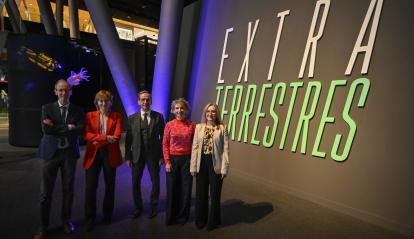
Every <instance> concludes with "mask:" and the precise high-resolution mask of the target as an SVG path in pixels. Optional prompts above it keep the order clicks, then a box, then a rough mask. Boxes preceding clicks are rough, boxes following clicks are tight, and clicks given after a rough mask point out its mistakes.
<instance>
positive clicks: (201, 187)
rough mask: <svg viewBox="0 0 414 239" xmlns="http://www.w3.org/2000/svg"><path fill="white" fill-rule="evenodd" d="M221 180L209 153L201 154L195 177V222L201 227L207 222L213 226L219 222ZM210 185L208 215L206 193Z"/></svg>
mask: <svg viewBox="0 0 414 239" xmlns="http://www.w3.org/2000/svg"><path fill="white" fill-rule="evenodd" d="M222 185H223V180H222V179H221V174H216V172H215V171H214V167H213V159H212V156H211V155H205V154H202V155H201V162H200V171H199V172H198V174H197V177H196V202H195V217H196V218H195V223H196V226H197V227H199V228H201V227H204V226H205V225H206V224H208V226H209V227H215V226H217V225H220V224H221V213H220V197H221V188H222ZM209 187H210V204H211V207H210V215H208V196H209V195H208V194H209Z"/></svg>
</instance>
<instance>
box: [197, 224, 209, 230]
mask: <svg viewBox="0 0 414 239" xmlns="http://www.w3.org/2000/svg"><path fill="white" fill-rule="evenodd" d="M195 226H196V227H197V229H198V230H201V229H203V228H204V227H205V226H206V224H205V223H196V224H195Z"/></svg>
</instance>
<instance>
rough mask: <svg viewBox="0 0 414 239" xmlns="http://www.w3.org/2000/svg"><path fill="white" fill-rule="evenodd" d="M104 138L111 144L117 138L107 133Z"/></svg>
mask: <svg viewBox="0 0 414 239" xmlns="http://www.w3.org/2000/svg"><path fill="white" fill-rule="evenodd" d="M106 140H107V141H108V142H109V143H111V144H113V143H115V142H116V141H118V139H117V138H116V137H115V136H112V135H107V136H106Z"/></svg>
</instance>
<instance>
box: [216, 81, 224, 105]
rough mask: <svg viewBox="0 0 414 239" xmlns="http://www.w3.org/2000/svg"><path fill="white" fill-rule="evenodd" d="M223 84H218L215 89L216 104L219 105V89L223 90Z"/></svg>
mask: <svg viewBox="0 0 414 239" xmlns="http://www.w3.org/2000/svg"><path fill="white" fill-rule="evenodd" d="M223 88H224V86H222V85H220V86H217V87H216V91H217V96H216V104H217V105H219V103H220V94H221V90H223Z"/></svg>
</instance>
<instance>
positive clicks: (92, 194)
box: [85, 146, 116, 222]
mask: <svg viewBox="0 0 414 239" xmlns="http://www.w3.org/2000/svg"><path fill="white" fill-rule="evenodd" d="M101 169H103V173H104V181H105V196H104V201H103V208H102V211H103V216H104V218H105V219H108V220H111V217H112V212H113V210H114V201H115V178H116V168H114V167H112V166H111V164H110V162H109V147H107V146H106V147H103V148H101V149H99V150H98V151H97V152H96V156H95V160H94V161H93V164H92V166H91V167H90V168H88V169H87V170H86V172H85V176H86V181H85V184H86V187H85V221H86V222H94V221H95V219H96V189H97V188H98V182H99V174H100V172H101Z"/></svg>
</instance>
